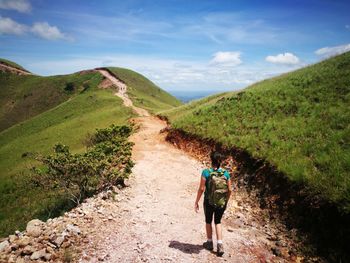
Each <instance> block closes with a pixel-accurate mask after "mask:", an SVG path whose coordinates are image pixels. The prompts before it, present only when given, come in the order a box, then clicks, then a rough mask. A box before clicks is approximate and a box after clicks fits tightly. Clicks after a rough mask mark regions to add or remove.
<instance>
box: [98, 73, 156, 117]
mask: <svg viewBox="0 0 350 263" xmlns="http://www.w3.org/2000/svg"><path fill="white" fill-rule="evenodd" d="M96 71H98V72H100V73H101V74H102V75H103V76H104V77H105V78H107V79H109V80H110V81H111V82H112V83H113V84H114V85H115V86H116V87H117V88H118V92H116V93H115V94H114V95H116V96H118V97H119V98H121V99H122V100H123V102H124V105H125V106H126V107H132V108H133V110H134V111H135V112H136V113H137V114H138V115H140V116H149V113H148V112H147V111H146V110H145V109H142V108H138V107H135V106H133V104H132V101H131V100H130V98H129V97H128V95H127V93H126V92H127V86H126V85H125V84H124V83H123V82H122V81H120V80H119V79H117V78H116V77H115V76H113V75H112V74H111V73H110V72H109V71H108V70H105V69H96Z"/></svg>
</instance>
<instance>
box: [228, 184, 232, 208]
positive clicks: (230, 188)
mask: <svg viewBox="0 0 350 263" xmlns="http://www.w3.org/2000/svg"><path fill="white" fill-rule="evenodd" d="M227 187H228V191H227V203H228V200H229V199H230V196H231V193H232V182H231V179H228V180H227Z"/></svg>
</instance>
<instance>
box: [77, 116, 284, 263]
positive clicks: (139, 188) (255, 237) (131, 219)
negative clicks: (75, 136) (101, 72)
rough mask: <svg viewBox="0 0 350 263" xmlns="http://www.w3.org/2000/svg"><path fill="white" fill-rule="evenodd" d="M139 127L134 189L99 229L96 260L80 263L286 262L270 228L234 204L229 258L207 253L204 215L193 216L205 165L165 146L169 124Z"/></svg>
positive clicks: (148, 120) (227, 230) (150, 120)
mask: <svg viewBox="0 0 350 263" xmlns="http://www.w3.org/2000/svg"><path fill="white" fill-rule="evenodd" d="M137 121H138V122H139V124H140V125H141V128H140V130H139V131H138V132H137V133H136V134H134V135H133V137H132V141H133V142H135V148H134V152H133V158H134V160H135V162H136V165H135V167H134V169H133V175H132V178H131V181H130V187H128V188H127V189H126V190H124V191H122V194H121V195H120V196H121V199H119V201H120V202H119V203H115V204H114V207H113V208H111V207H110V209H112V210H110V211H109V212H110V213H113V214H117V215H118V218H117V220H115V221H106V222H105V223H104V224H103V225H97V226H96V229H95V230H96V231H95V232H96V233H98V235H95V236H94V237H93V239H92V240H90V247H89V248H88V249H87V250H86V251H90V253H92V254H89V252H87V253H86V254H85V255H84V256H83V258H81V260H80V262H98V261H99V260H100V261H102V260H104V261H106V262H221V261H229V262H285V260H284V259H282V258H281V257H276V256H275V255H274V254H273V252H272V250H271V244H269V243H271V241H270V240H271V231H266V229H267V228H269V226H268V225H257V223H256V222H255V223H253V222H254V219H253V217H254V215H253V214H252V213H250V211H249V209H248V208H247V207H245V208H243V207H240V206H239V205H238V204H237V199H236V200H234V198H233V199H232V201H231V203H230V205H229V209H228V211H227V214H226V218H227V219H225V220H224V225H225V226H226V227H224V231H223V234H224V242H225V246H226V253H225V254H224V256H223V257H222V258H218V257H217V256H216V255H215V254H214V253H210V252H209V251H206V250H204V249H203V248H202V242H203V241H205V232H204V216H203V210H202V208H201V211H200V213H199V214H196V213H195V212H194V210H193V204H194V200H195V194H196V190H197V187H198V185H197V184H198V183H199V179H200V172H201V169H203V166H202V164H201V163H199V162H198V161H197V160H195V159H193V158H191V157H189V156H188V155H187V154H186V153H184V152H182V151H180V150H178V149H176V148H174V147H173V146H172V145H170V144H169V143H167V142H166V141H165V139H164V136H163V135H162V134H160V130H162V129H163V128H164V127H165V123H164V122H162V121H160V120H158V119H156V118H154V117H140V118H138V119H137ZM117 200H118V198H117ZM254 224H255V226H254ZM269 232H270V234H269Z"/></svg>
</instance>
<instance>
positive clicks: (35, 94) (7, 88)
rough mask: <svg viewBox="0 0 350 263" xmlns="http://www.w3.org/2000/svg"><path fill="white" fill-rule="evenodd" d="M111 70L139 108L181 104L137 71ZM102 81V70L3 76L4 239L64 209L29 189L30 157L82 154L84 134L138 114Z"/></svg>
mask: <svg viewBox="0 0 350 263" xmlns="http://www.w3.org/2000/svg"><path fill="white" fill-rule="evenodd" d="M0 62H1V61H0ZM6 63H7V64H10V63H9V62H6ZM12 66H16V67H17V68H20V66H19V65H16V64H15V63H12ZM111 70H113V72H114V73H115V74H117V75H118V77H119V78H120V79H122V80H123V81H124V82H125V83H126V84H127V85H128V87H129V89H130V93H129V94H130V96H131V98H132V99H133V100H134V102H135V104H136V105H138V106H139V107H144V108H147V109H149V110H151V111H157V110H161V109H169V108H172V107H173V106H176V105H179V104H180V103H179V102H178V101H177V100H176V99H175V98H174V97H172V96H171V95H169V94H168V93H166V92H164V91H163V90H161V89H160V88H158V87H157V86H155V85H154V84H153V83H152V82H150V81H149V80H148V79H146V78H144V77H143V76H141V75H140V74H138V73H136V72H133V71H131V70H126V69H121V68H111ZM102 79H103V77H102V76H101V75H100V74H99V73H98V72H84V73H82V72H78V73H75V74H70V75H61V76H50V77H41V76H34V75H29V76H18V75H16V74H12V73H8V72H6V73H5V72H0V83H1V87H0V102H1V108H0V195H1V198H0V236H3V235H5V234H8V233H11V232H13V231H14V230H16V229H21V228H23V227H24V225H25V223H26V222H27V221H29V220H30V219H32V218H34V217H39V218H43V219H44V218H46V217H47V216H53V215H54V214H55V213H57V212H58V211H60V210H61V209H64V208H65V205H66V203H65V202H63V200H58V199H52V197H51V193H50V192H43V191H39V190H35V189H34V188H33V187H30V186H29V182H28V178H30V177H31V176H32V172H31V170H30V168H31V167H32V166H33V165H37V162H36V161H34V160H33V159H32V158H30V157H29V156H30V155H31V153H40V154H44V155H45V154H49V153H51V152H52V149H53V146H54V145H55V144H56V143H58V142H60V143H63V144H65V145H69V147H70V149H71V150H72V152H73V153H77V152H82V151H83V150H84V148H85V146H84V143H83V142H84V140H85V139H86V136H87V135H88V134H89V133H93V132H94V131H95V129H96V128H105V127H107V126H109V125H111V124H116V125H120V124H126V123H127V122H128V120H129V119H130V118H131V117H134V116H135V113H133V111H132V110H131V109H130V108H126V107H125V106H124V105H123V103H122V100H121V99H120V98H118V97H117V96H114V95H113V93H114V91H112V90H102V89H99V88H98V85H99V84H100V82H101V81H102Z"/></svg>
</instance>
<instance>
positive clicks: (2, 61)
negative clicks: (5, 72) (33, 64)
mask: <svg viewBox="0 0 350 263" xmlns="http://www.w3.org/2000/svg"><path fill="white" fill-rule="evenodd" d="M0 63H3V64H5V65H8V66H11V67H14V68H18V69H21V70H24V71H27V72H29V71H28V70H26V69H25V68H23V67H22V66H21V65H18V64H17V63H15V62H12V61H10V60H7V59H4V58H0Z"/></svg>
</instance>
